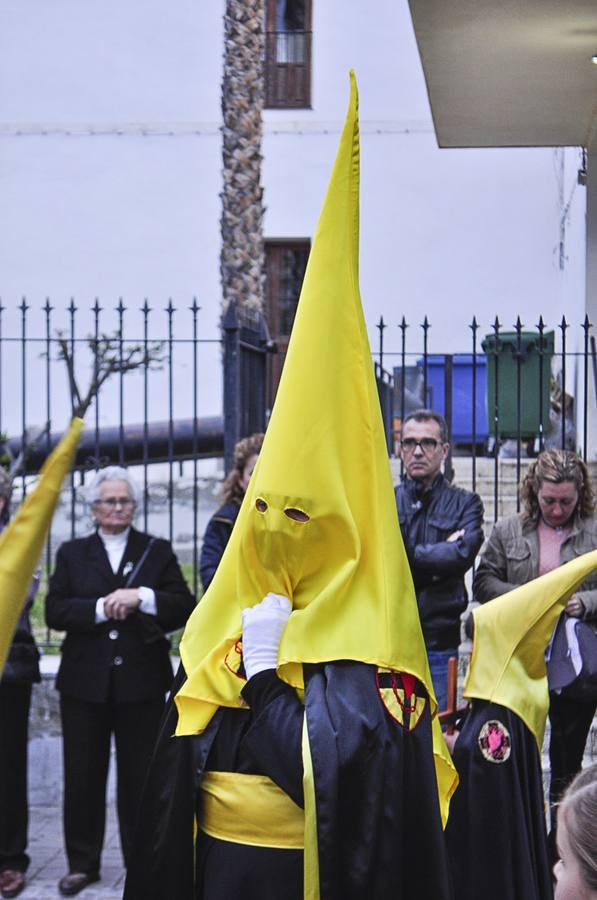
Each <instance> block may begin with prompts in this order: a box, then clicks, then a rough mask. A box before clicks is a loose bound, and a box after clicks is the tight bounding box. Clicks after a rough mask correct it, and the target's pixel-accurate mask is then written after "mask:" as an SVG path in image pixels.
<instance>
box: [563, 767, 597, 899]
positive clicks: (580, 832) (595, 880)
mask: <svg viewBox="0 0 597 900" xmlns="http://www.w3.org/2000/svg"><path fill="white" fill-rule="evenodd" d="M557 837H558V852H559V854H560V860H559V861H558V862H557V863H556V865H555V867H554V875H555V877H556V880H557V884H556V890H555V900H597V765H594V766H590V767H589V768H587V769H584V770H583V771H582V772H579V774H578V775H577V776H576V778H575V779H574V781H573V782H572V784H571V785H570V787H569V788H568V790H567V791H566V793H565V795H564V799H563V800H562V802H561V804H560V807H559V810H558V835H557Z"/></svg>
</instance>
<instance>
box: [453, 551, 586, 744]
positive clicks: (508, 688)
mask: <svg viewBox="0 0 597 900" xmlns="http://www.w3.org/2000/svg"><path fill="white" fill-rule="evenodd" d="M595 568H597V550H593V551H591V552H590V553H585V554H584V555H583V556H579V557H578V558H577V559H574V560H572V561H571V562H568V563H566V564H565V565H563V566H560V567H559V568H557V569H554V570H553V571H552V572H548V573H547V574H546V575H542V576H541V577H540V578H535V579H534V580H533V581H529V583H528V584H523V585H522V586H521V587H518V588H516V589H515V590H513V591H509V593H507V594H502V596H501V597H496V598H495V600H492V601H491V602H490V603H486V604H484V605H483V606H480V607H478V608H477V609H475V610H474V611H473V617H474V622H475V633H474V639H473V652H472V655H471V662H470V666H469V670H468V674H467V677H466V680H465V684H464V692H463V693H464V696H465V697H467V698H468V699H472V698H477V699H479V700H489V701H490V702H492V703H499V704H500V706H505V707H507V708H508V709H511V710H512V712H514V713H516V715H517V716H519V717H520V718H521V719H522V721H523V722H524V723H525V725H526V726H527V728H528V729H529V730H530V731H531V732H532V733H533V735H534V737H535V740H536V741H537V746H538V748H539V753H541V747H542V745H543V734H544V731H545V720H546V718H547V711H548V709H549V691H548V686H547V669H546V665H545V650H546V647H547V645H548V644H549V641H550V640H551V636H552V634H553V631H554V628H555V625H556V620H557V618H558V616H559V615H560V613H561V612H562V609H563V608H564V607H565V606H566V603H567V602H568V600H569V599H570V597H571V596H572V594H573V593H574V592H575V590H576V589H577V588H578V586H579V585H580V584H582V582H583V581H584V580H585V578H586V577H587V575H588V574H589V573H590V572H592V571H593V569H595Z"/></svg>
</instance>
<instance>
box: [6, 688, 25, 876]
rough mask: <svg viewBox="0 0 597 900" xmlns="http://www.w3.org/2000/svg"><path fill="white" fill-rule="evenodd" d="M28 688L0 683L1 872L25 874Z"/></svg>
mask: <svg viewBox="0 0 597 900" xmlns="http://www.w3.org/2000/svg"><path fill="white" fill-rule="evenodd" d="M30 704H31V685H30V684H8V683H4V684H3V683H0V871H1V870H2V869H18V870H19V871H21V872H25V871H26V870H27V866H28V865H29V857H28V856H27V853H26V852H25V851H26V849H27V826H28V805H27V729H28V724H29V706H30Z"/></svg>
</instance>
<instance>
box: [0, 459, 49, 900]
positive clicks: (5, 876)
mask: <svg viewBox="0 0 597 900" xmlns="http://www.w3.org/2000/svg"><path fill="white" fill-rule="evenodd" d="M11 491H12V483H11V481H10V479H9V477H8V475H7V474H6V472H5V471H4V469H1V468H0V531H2V529H3V528H4V526H5V525H6V524H7V522H8V519H9V515H10V513H9V507H10V495H11ZM38 586H39V572H37V573H36V574H35V577H34V579H33V583H32V585H31V590H30V591H29V596H28V597H27V600H26V602H25V607H24V609H23V611H22V613H21V617H20V619H19V621H18V624H17V630H16V632H15V635H14V637H13V640H12V643H11V645H10V650H9V654H8V659H7V661H6V665H5V666H4V670H3V671H2V673H1V679H0V798H1V800H0V894H2V896H3V897H17V896H18V895H19V894H20V893H21V891H22V890H23V888H24V887H25V872H26V871H27V868H28V866H29V857H28V855H27V831H28V819H29V813H28V802H27V738H28V730H29V707H30V705H31V690H32V685H33V682H35V681H39V680H40V674H39V652H38V650H37V647H36V645H35V640H34V638H33V635H32V633H31V624H30V622H29V612H30V610H31V607H32V605H33V598H34V597H35V594H36V592H37V588H38Z"/></svg>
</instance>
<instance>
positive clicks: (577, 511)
mask: <svg viewBox="0 0 597 900" xmlns="http://www.w3.org/2000/svg"><path fill="white" fill-rule="evenodd" d="M520 496H521V501H522V510H521V512H520V514H519V515H517V516H512V517H510V518H508V519H503V520H502V521H501V522H498V523H497V524H496V525H495V526H494V529H493V531H492V533H491V535H490V537H489V540H488V541H487V544H486V546H485V548H484V550H483V552H482V554H481V559H480V562H479V566H478V568H477V571H476V573H475V580H474V586H473V593H474V599H475V600H478V601H479V602H480V603H485V602H486V601H487V600H492V599H493V598H494V597H498V596H499V595H500V594H505V593H506V592H507V591H510V590H513V588H515V587H518V586H519V585H521V584H526V583H527V581H530V580H531V579H532V578H536V577H537V576H538V575H544V574H545V573H546V572H549V571H551V570H552V569H555V568H556V567H557V566H559V565H561V564H562V563H565V562H569V561H570V560H572V559H575V558H576V557H577V556H581V555H582V554H583V553H588V552H589V551H590V550H594V549H595V548H597V520H596V517H595V513H594V510H595V498H594V492H593V487H592V485H591V480H590V477H589V473H588V470H587V467H586V465H585V463H584V462H583V461H582V460H581V459H579V457H578V456H577V455H576V454H575V453H572V452H570V451H568V450H544V451H543V453H540V454H539V456H538V457H537V459H536V460H535V461H534V462H533V463H532V464H531V465H530V467H529V470H528V472H527V474H526V476H525V478H524V481H523V483H522V487H521V491H520ZM566 613H567V614H568V615H570V616H574V617H576V618H581V619H584V620H585V621H588V622H590V624H591V626H592V627H593V628H594V629H595V630H596V631H597V571H594V572H593V573H592V574H591V575H590V576H589V578H587V580H586V581H585V582H583V584H582V585H581V587H580V590H578V591H577V592H576V593H575V594H573V595H572V597H571V598H570V600H569V601H568V604H567V606H566ZM596 706H597V702H596V701H594V700H576V699H572V698H569V697H564V696H561V695H560V694H556V693H553V692H552V693H551V694H550V709H549V718H550V722H551V739H550V744H549V759H550V764H551V784H550V802H551V805H552V836H553V833H554V831H555V828H554V825H555V815H556V810H555V805H556V804H557V803H558V801H559V799H560V797H561V795H562V792H563V791H564V789H565V788H566V786H567V785H568V784H569V783H570V781H571V779H572V778H573V776H574V775H575V774H576V772H578V771H579V769H580V768H581V765H582V758H583V754H584V748H585V743H586V740H587V735H588V733H589V729H590V727H591V723H592V721H593V717H594V715H595V709H596Z"/></svg>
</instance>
